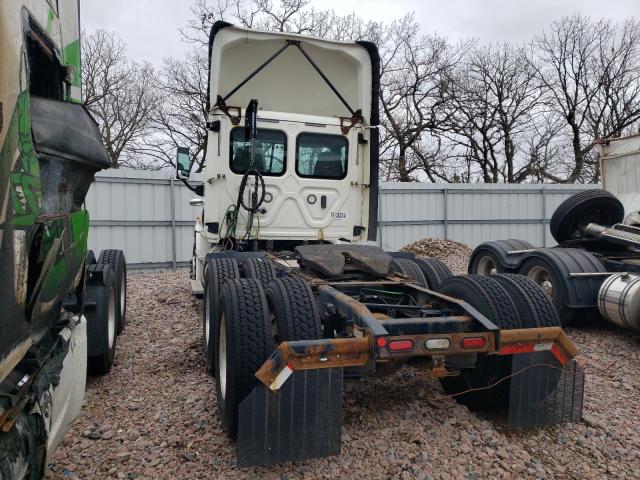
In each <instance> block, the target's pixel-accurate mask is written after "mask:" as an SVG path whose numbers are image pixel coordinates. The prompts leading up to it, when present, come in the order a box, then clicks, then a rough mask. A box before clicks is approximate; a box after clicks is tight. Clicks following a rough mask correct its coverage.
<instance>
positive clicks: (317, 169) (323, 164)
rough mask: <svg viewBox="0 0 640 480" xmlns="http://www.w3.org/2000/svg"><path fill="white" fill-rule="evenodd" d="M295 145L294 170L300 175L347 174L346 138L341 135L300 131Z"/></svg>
mask: <svg viewBox="0 0 640 480" xmlns="http://www.w3.org/2000/svg"><path fill="white" fill-rule="evenodd" d="M296 143H297V145H296V150H297V151H296V172H298V175H299V176H301V177H312V178H337V179H340V178H344V177H346V176H347V160H348V159H347V154H348V150H349V142H348V140H347V139H346V138H345V137H343V136H341V135H326V134H322V133H301V134H300V135H298V140H297V142H296Z"/></svg>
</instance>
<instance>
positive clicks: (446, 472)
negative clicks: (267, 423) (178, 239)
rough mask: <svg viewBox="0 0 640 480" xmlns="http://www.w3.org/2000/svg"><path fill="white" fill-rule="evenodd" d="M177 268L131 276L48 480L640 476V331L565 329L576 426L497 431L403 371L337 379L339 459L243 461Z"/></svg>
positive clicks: (195, 307) (196, 309) (496, 422)
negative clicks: (111, 348)
mask: <svg viewBox="0 0 640 480" xmlns="http://www.w3.org/2000/svg"><path fill="white" fill-rule="evenodd" d="M200 316H201V302H200V301H199V300H195V299H192V297H191V295H190V289H189V283H188V278H187V275H186V273H177V274H171V273H164V274H137V275H131V276H130V277H129V311H128V324H127V327H126V329H125V331H124V333H123V334H122V336H120V337H119V338H118V352H117V356H116V365H115V367H114V368H113V370H112V372H111V373H110V374H109V375H107V376H105V377H102V378H92V379H90V380H89V383H88V388H87V398H86V403H85V407H84V410H83V413H82V416H81V418H80V419H79V421H78V422H77V423H76V424H75V426H74V428H73V429H72V430H71V431H70V432H69V433H68V434H67V436H66V438H65V440H64V441H63V443H62V445H61V446H60V448H59V449H58V451H57V452H56V455H55V457H54V459H53V463H52V464H51V465H50V466H49V469H48V472H47V478H74V479H75V478H82V479H96V478H97V479H106V478H120V479H133V478H138V479H143V478H148V479H152V478H153V479H155V478H160V479H182V478H185V479H186V478H219V479H239V478H246V479H255V478H260V479H261V480H266V479H288V480H291V479H297V478H308V479H311V478H338V477H341V478H354V479H356V478H357V479H360V478H381V479H382V478H384V479H387V478H401V479H412V478H424V479H431V478H433V479H454V478H455V479H457V478H478V479H480V478H575V479H582V478H605V477H606V478H639V477H640V433H639V432H640V415H639V412H638V407H639V406H640V373H639V372H640V335H637V334H631V333H629V332H622V331H615V330H613V329H609V328H607V327H598V328H596V327H589V328H586V329H580V330H577V329H571V330H569V334H570V336H571V337H572V338H573V339H574V341H575V342H576V344H577V345H578V348H579V349H580V350H581V352H582V354H581V356H580V362H581V363H582V365H583V366H584V368H585V369H586V371H587V375H588V376H587V388H586V398H585V422H584V423H582V424H579V425H568V426H554V427H546V428H540V429H536V430H529V431H524V432H518V433H513V432H507V431H505V430H504V428H503V421H502V420H500V419H494V418H488V417H487V418H484V419H483V418H480V417H478V416H477V415H474V414H472V413H470V412H469V411H468V410H467V409H466V408H465V407H463V406H459V405H457V404H456V403H455V402H454V401H453V400H451V399H450V398H448V397H447V396H445V395H444V394H443V393H442V391H441V389H440V387H439V384H438V382H437V381H435V380H433V379H431V378H429V377H428V376H427V375H426V374H424V373H422V372H418V371H415V370H413V369H409V368H404V369H402V370H400V371H399V372H397V373H396V374H394V375H392V376H389V377H385V378H381V379H362V380H359V381H350V382H347V383H346V387H345V408H344V431H343V437H342V455H341V456H339V457H333V458H328V459H319V460H313V461H308V462H304V463H297V464H290V463H289V464H284V465H279V466H275V467H272V468H255V469H245V470H239V469H238V468H236V466H235V446H234V444H233V443H232V442H230V441H229V440H228V439H227V438H226V436H225V435H224V433H223V431H222V429H221V427H220V424H219V422H218V418H217V415H216V405H215V398H214V380H213V379H212V378H211V377H210V376H209V375H208V374H207V372H206V369H205V366H204V359H203V356H202V351H201V350H202V349H201V332H200V328H201V327H200V321H201V320H200Z"/></svg>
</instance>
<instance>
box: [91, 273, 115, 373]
mask: <svg viewBox="0 0 640 480" xmlns="http://www.w3.org/2000/svg"><path fill="white" fill-rule="evenodd" d="M87 273H88V275H89V278H88V282H87V289H86V292H87V296H88V297H89V299H90V300H92V301H95V306H93V307H91V308H86V309H85V316H86V318H87V350H88V358H87V372H88V373H89V374H91V375H104V374H106V373H109V371H110V370H111V366H112V365H113V359H114V357H115V354H116V339H117V328H118V323H117V320H118V306H117V300H116V298H117V296H116V279H115V275H114V273H113V270H112V269H111V267H110V266H109V265H103V264H100V263H96V264H94V265H89V267H87ZM98 274H102V282H101V283H94V282H92V277H93V276H94V275H96V276H97V275H98Z"/></svg>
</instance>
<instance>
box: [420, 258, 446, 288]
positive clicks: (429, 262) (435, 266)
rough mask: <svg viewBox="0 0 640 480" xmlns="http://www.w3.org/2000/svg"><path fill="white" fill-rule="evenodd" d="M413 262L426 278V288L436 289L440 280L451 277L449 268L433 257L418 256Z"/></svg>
mask: <svg viewBox="0 0 640 480" xmlns="http://www.w3.org/2000/svg"><path fill="white" fill-rule="evenodd" d="M415 262H416V264H417V265H418V267H419V268H420V270H421V271H422V274H423V275H424V278H425V279H426V280H427V288H430V289H431V290H437V289H438V288H440V285H442V282H444V281H445V280H447V279H448V278H451V277H453V272H452V271H451V269H450V268H449V267H448V266H447V265H446V264H445V263H443V262H441V261H440V260H437V259H435V258H419V259H417V260H415Z"/></svg>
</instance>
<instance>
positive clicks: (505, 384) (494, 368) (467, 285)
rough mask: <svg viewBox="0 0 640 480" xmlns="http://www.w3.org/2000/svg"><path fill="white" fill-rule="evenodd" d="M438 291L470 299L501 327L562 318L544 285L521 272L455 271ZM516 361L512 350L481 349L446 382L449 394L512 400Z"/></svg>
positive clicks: (472, 403) (489, 404)
mask: <svg viewBox="0 0 640 480" xmlns="http://www.w3.org/2000/svg"><path fill="white" fill-rule="evenodd" d="M438 291H439V292H440V293H442V294H445V295H448V296H451V297H455V298H459V299H461V300H464V301H466V302H467V303H469V304H470V305H472V306H473V307H475V308H476V310H478V311H479V312H480V313H481V314H482V315H484V316H485V317H487V318H488V319H489V320H491V321H492V322H493V323H494V324H495V325H496V326H497V327H498V328H500V329H502V330H509V329H517V328H535V327H551V326H558V325H559V324H560V322H559V319H558V315H557V313H556V312H555V310H554V307H553V305H552V304H551V302H550V301H549V299H548V298H547V297H546V296H545V295H544V293H543V292H542V291H541V290H540V288H539V287H538V286H537V285H536V284H535V283H533V282H532V281H531V280H530V279H528V278H526V277H522V276H519V275H493V276H482V275H468V276H464V277H453V278H451V279H449V280H447V281H445V282H444V283H443V284H442V285H441V287H440V289H439V290H438ZM511 366H512V357H511V356H498V355H482V354H479V355H478V356H477V361H476V364H475V367H474V368H471V369H461V370H460V371H459V373H458V375H455V376H451V377H445V378H442V379H441V383H442V386H443V388H444V390H445V392H446V393H447V394H448V395H451V396H453V397H454V398H455V399H456V400H457V401H458V402H460V403H462V404H464V405H467V406H468V407H469V408H472V409H477V410H480V409H487V408H494V407H502V406H505V405H506V404H507V403H508V400H509V391H510V384H511V382H510V380H509V378H508V377H509V375H510V374H511Z"/></svg>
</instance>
